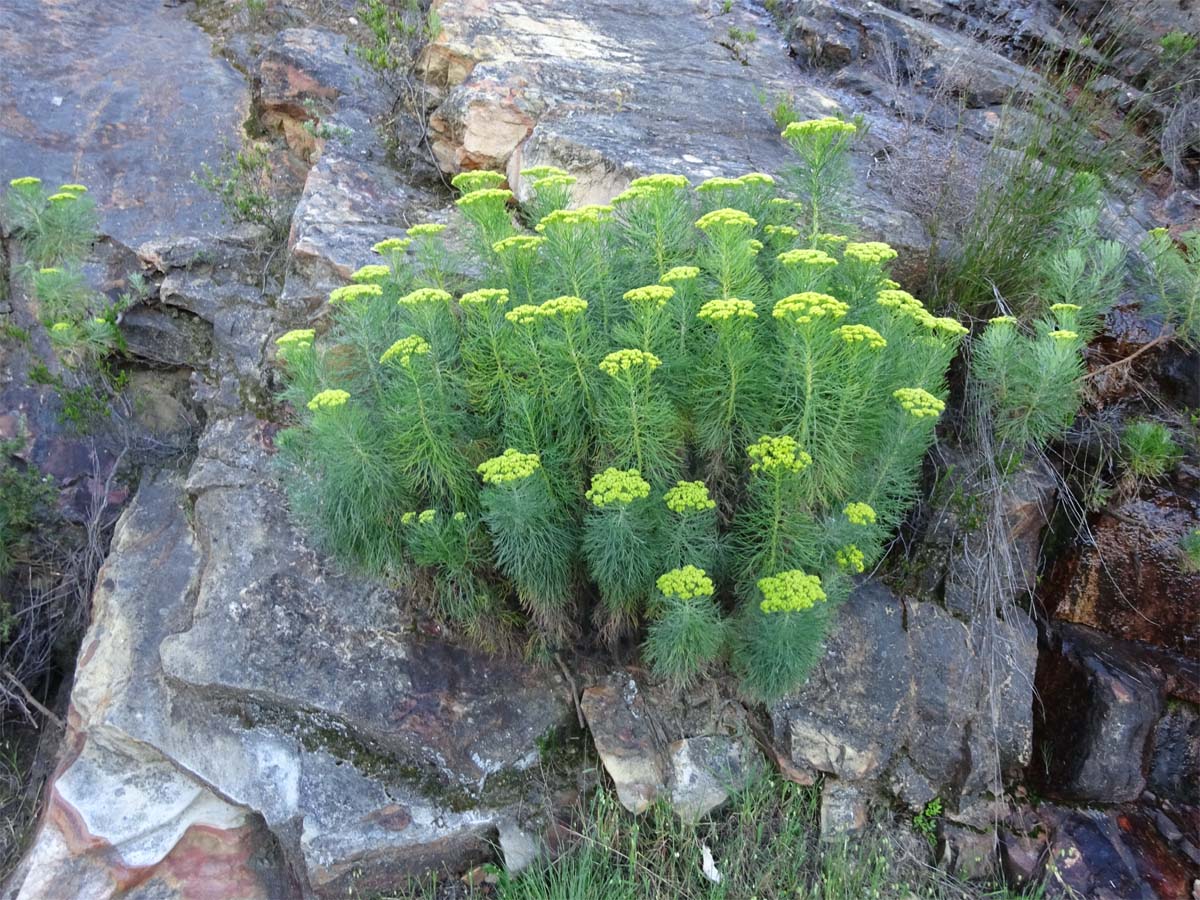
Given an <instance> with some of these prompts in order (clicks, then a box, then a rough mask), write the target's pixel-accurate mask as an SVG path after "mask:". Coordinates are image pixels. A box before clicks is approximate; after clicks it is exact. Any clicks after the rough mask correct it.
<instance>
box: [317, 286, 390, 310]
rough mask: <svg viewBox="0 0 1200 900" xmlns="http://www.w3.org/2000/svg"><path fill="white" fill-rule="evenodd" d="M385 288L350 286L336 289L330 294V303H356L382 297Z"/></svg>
mask: <svg viewBox="0 0 1200 900" xmlns="http://www.w3.org/2000/svg"><path fill="white" fill-rule="evenodd" d="M382 296H383V288H381V287H380V286H379V285H377V284H348V285H346V286H345V287H340V288H336V289H334V290H333V291H331V292H330V293H329V302H330V303H332V304H334V305H336V304H338V303H354V302H355V301H357V300H365V299H366V298H367V297H382Z"/></svg>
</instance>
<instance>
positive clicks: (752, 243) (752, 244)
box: [746, 240, 763, 256]
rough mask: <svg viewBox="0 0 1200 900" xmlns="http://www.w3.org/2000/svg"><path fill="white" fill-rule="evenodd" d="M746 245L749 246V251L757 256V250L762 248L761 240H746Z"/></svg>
mask: <svg viewBox="0 0 1200 900" xmlns="http://www.w3.org/2000/svg"><path fill="white" fill-rule="evenodd" d="M746 246H747V247H749V248H750V253H751V255H752V256H758V254H759V251H761V250H762V248H763V242H762V241H757V240H751V241H747V242H746Z"/></svg>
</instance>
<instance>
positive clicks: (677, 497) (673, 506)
mask: <svg viewBox="0 0 1200 900" xmlns="http://www.w3.org/2000/svg"><path fill="white" fill-rule="evenodd" d="M663 502H664V503H666V504H667V509H669V510H670V511H671V512H673V513H679V514H680V515H684V514H686V513H694V512H704V511H705V510H709V509H715V508H716V506H717V503H716V501H715V500H713V498H712V497H710V496H709V495H708V487H707V486H706V485H705V484H704V482H703V481H677V482H676V483H675V487H673V488H671V489H670V490H669V491H667V492H666V493H665V494H663Z"/></svg>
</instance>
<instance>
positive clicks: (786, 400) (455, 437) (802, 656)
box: [278, 120, 966, 699]
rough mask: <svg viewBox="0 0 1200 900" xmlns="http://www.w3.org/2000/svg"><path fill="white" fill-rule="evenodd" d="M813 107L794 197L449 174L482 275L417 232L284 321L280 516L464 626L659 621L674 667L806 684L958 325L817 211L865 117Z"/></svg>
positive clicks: (891, 507) (610, 629)
mask: <svg viewBox="0 0 1200 900" xmlns="http://www.w3.org/2000/svg"><path fill="white" fill-rule="evenodd" d="M829 121H833V122H836V126H833V125H830V124H829ZM823 123H824V124H822V123H818V126H817V127H815V128H808V129H799V130H797V129H792V134H791V140H792V143H793V145H794V146H796V147H797V150H798V155H799V160H800V162H799V164H798V171H797V173H796V174H797V181H796V182H795V183H798V184H800V185H802V186H807V187H806V188H805V190H804V191H803V193H802V195H801V196H800V197H799V198H797V197H795V196H791V197H789V196H779V195H778V194H779V189H778V185H777V184H776V181H775V179H774V178H772V177H771V176H769V175H766V174H763V173H749V174H747V175H744V176H741V177H739V178H728V177H718V178H712V179H709V180H708V181H706V182H704V183H702V184H700V185H698V186H696V187H695V188H692V187H691V186H690V185H689V183H688V182H687V180H686V179H685V178H682V177H681V176H677V175H666V174H661V175H651V176H647V177H644V178H639V179H635V180H634V181H633V182H632V183H631V184H630V185H629V187H628V189H627V190H625V191H624V192H622V193H621V194H620V195H619V196H617V197H616V198H614V200H613V202H612V204H611V205H603V206H600V205H592V206H585V207H581V208H578V209H570V208H567V207H566V205H565V204H566V203H567V202H568V200H569V191H568V190H566V189H567V188H569V187H570V179H569V176H567V175H566V173H565V172H562V171H561V170H553V169H551V168H549V167H538V168H536V169H533V170H526V171H525V172H523V173H522V178H523V179H525V180H526V181H528V182H531V183H532V184H533V185H534V186H535V187H534V194H533V196H532V197H531V200H530V205H528V206H527V207H525V208H524V209H522V210H519V211H518V217H517V218H516V219H514V214H513V209H512V199H513V198H512V195H511V193H510V192H508V191H507V190H505V189H502V188H500V187H499V184H500V183H501V181H502V176H499V175H497V174H495V173H464V174H463V175H460V176H457V177H456V178H455V185H456V186H457V187H458V188H459V190H460V191H462V194H463V196H462V197H461V198H460V199H459V201H458V207H459V209H460V210H461V212H462V217H463V219H464V220H465V223H466V228H467V230H468V232H469V235H468V236H467V243H468V245H469V246H470V247H471V248H473V252H474V253H475V254H476V259H475V261H474V268H475V269H476V270H478V272H479V274H478V276H475V277H471V278H466V277H463V276H461V275H457V274H455V273H456V271H457V270H456V269H454V268H453V267H452V266H450V265H449V264H447V262H446V259H447V256H446V254H447V251H446V250H445V249H444V247H443V245H442V240H443V235H442V229H441V228H440V226H433V225H425V226H414V227H413V228H410V229H409V232H408V236H406V237H404V238H399V237H398V238H394V239H389V240H388V241H383V242H381V243H380V244H379V245H377V247H376V250H377V252H378V253H379V256H380V259H381V262H380V263H375V264H372V265H370V266H366V267H364V268H363V269H360V270H359V272H357V273H355V275H354V276H353V277H352V281H353V282H354V283H353V284H351V285H348V286H347V287H344V288H339V289H338V290H337V291H335V292H334V293H333V294H332V295H331V297H330V309H331V319H332V321H331V327H330V329H329V332H328V334H326V335H325V336H323V337H321V338H318V337H317V336H316V335H315V334H314V332H313V331H312V330H302V331H295V332H290V333H289V334H286V335H284V336H283V337H281V338H280V339H279V341H278V347H279V352H278V358H279V365H280V368H281V369H282V372H283V375H284V382H285V384H286V387H285V392H284V397H285V399H286V400H287V401H289V403H290V406H291V408H292V409H293V410H294V411H295V418H294V421H293V422H292V424H291V427H289V428H288V429H287V430H286V431H284V432H283V433H282V434H281V435H280V437H279V441H278V445H279V447H280V451H281V452H280V457H281V462H282V464H283V466H284V468H283V469H282V476H283V482H284V485H285V487H286V488H287V490H288V493H289V496H290V498H291V505H292V510H293V513H294V514H295V515H296V516H297V517H298V518H299V519H300V521H302V522H304V523H305V524H307V525H309V526H310V527H311V528H312V529H313V531H314V533H315V534H316V536H317V538H318V539H319V540H320V541H321V543H322V544H323V545H324V546H325V547H326V548H327V549H329V550H331V551H332V552H333V553H335V554H336V555H337V556H338V557H339V558H341V559H343V560H345V561H346V562H348V563H351V564H356V565H358V566H360V567H362V568H363V569H365V570H367V571H369V572H371V573H374V574H377V575H382V576H385V577H388V578H392V579H395V580H396V581H398V582H400V583H403V584H405V585H407V586H408V587H409V588H410V590H411V591H412V593H413V594H414V595H415V596H416V597H417V598H423V600H424V602H425V604H426V606H427V608H429V609H430V610H432V611H434V612H435V613H436V614H438V615H439V616H440V617H441V618H443V619H444V620H446V621H448V622H451V623H453V624H454V625H455V626H456V627H460V628H461V630H463V631H464V632H466V633H468V634H473V635H476V636H478V635H481V634H485V633H489V632H490V633H492V634H493V635H497V634H499V633H500V631H502V630H504V629H508V628H510V626H512V625H513V623H514V620H515V619H516V618H517V617H518V615H519V616H520V617H523V618H524V620H525V621H526V622H527V623H528V624H529V626H530V627H531V632H530V633H529V637H530V646H531V649H535V650H538V651H542V650H554V649H555V648H557V647H561V646H562V645H563V644H564V643H565V642H567V641H569V640H573V639H575V638H577V637H579V636H580V635H581V633H584V634H586V633H591V634H594V635H598V636H600V637H603V638H607V639H615V638H618V637H623V636H630V635H634V634H644V641H645V644H644V648H645V654H646V658H647V660H648V661H649V662H650V664H651V665H652V666H653V667H654V669H655V671H656V672H657V673H658V674H659V675H660V676H661V677H663V678H665V679H669V680H670V681H672V682H674V683H677V684H683V683H687V682H688V681H689V680H690V679H693V678H695V677H697V676H698V675H700V674H701V673H703V672H705V671H709V670H711V669H712V667H714V666H716V665H719V664H721V663H722V662H723V661H724V660H726V659H728V660H729V662H730V664H731V665H732V667H733V668H734V669H735V670H736V671H737V672H738V673H739V674H740V675H741V677H742V683H743V686H744V688H745V689H746V691H747V693H748V694H750V695H752V696H754V697H757V698H763V699H769V698H772V697H777V696H779V695H780V694H782V693H784V692H786V691H788V690H790V689H792V688H793V687H795V686H796V685H797V684H798V683H799V682H800V681H801V680H802V679H803V678H804V676H805V675H806V673H807V672H808V670H809V669H810V668H811V667H812V665H813V664H814V663H815V661H816V660H817V659H818V658H819V655H820V651H821V647H822V639H823V636H824V633H825V629H826V627H827V625H828V623H829V621H830V620H831V617H832V614H833V610H834V609H835V608H836V606H837V604H838V603H840V602H841V601H842V600H843V599H844V598H845V597H846V596H847V595H848V592H849V589H850V586H851V584H852V579H853V577H854V576H857V575H859V574H860V573H862V572H864V571H865V570H866V568H867V567H868V566H870V565H873V564H874V563H875V562H877V561H878V560H879V558H880V556H881V555H882V552H883V547H884V542H885V540H886V539H887V536H888V534H889V533H890V532H891V531H892V530H893V529H894V528H895V527H896V525H897V524H898V523H899V521H900V520H901V518H902V517H903V516H904V514H905V511H906V509H907V508H908V505H909V503H910V502H911V500H912V498H913V496H914V494H915V490H916V486H917V479H918V474H919V468H920V463H921V459H922V457H923V455H924V453H925V451H926V450H927V448H928V447H929V445H930V444H931V442H932V441H933V440H934V430H935V426H936V423H937V421H938V417H939V415H940V414H941V412H942V410H943V409H944V399H943V398H944V396H945V392H946V388H945V376H946V371H947V368H948V366H949V364H950V361H951V359H952V358H953V357H954V355H955V354H956V352H957V350H958V347H959V344H960V342H961V340H962V339H963V337H964V335H965V334H966V329H965V328H964V327H963V326H962V325H960V324H959V323H958V322H956V321H954V320H953V319H949V318H945V317H938V316H935V315H933V314H932V313H930V312H929V311H928V310H926V309H925V307H924V305H923V304H921V303H920V302H919V301H918V300H917V299H916V298H914V297H912V296H911V295H909V294H906V293H905V292H903V291H901V290H899V288H898V285H896V283H895V282H892V281H890V280H889V279H888V277H887V274H888V267H889V265H890V263H891V261H892V260H893V259H894V258H895V257H896V255H897V254H896V252H895V251H894V250H893V249H892V248H890V247H889V246H887V245H886V244H883V243H878V242H855V241H849V240H847V239H846V238H845V237H842V236H838V235H836V234H833V233H831V232H828V231H826V230H824V229H825V228H826V227H827V225H828V223H830V222H833V221H837V216H835V213H834V210H835V207H838V206H839V205H840V204H844V202H845V199H846V198H845V196H844V194H843V193H842V191H841V188H843V187H844V184H839V186H838V187H839V190H830V188H829V185H828V184H826V183H825V181H823V180H821V179H816V178H813V177H812V172H811V171H810V168H811V167H813V166H815V167H816V168H817V169H819V171H820V172H821V173H823V174H824V175H825V176H827V177H830V178H834V179H835V180H837V179H842V178H844V177H845V173H846V169H845V160H844V158H842V157H844V154H845V153H846V152H847V150H848V147H849V138H850V137H851V135H852V131H853V129H854V126H853V125H852V124H849V123H845V122H840V121H838V120H823ZM814 142H815V143H814ZM535 215H536V216H540V218H537V219H536V221H535ZM521 220H523V221H526V222H530V223H532V224H533V225H534V230H533V231H532V233H530V232H526V231H524V230H522V229H521V228H520V227H519V225H518V224H517V222H519V221H521ZM418 511H419V512H418ZM422 517H424V521H422ZM453 523H458V524H453ZM421 529H424V530H421ZM446 529H449V531H446ZM417 538H420V541H421V548H420V549H418V547H417V545H416V544H415V543H414V541H415V540H416V539H417ZM451 539H452V540H451ZM430 547H432V548H433V550H432V551H431V550H430V549H429V548H430ZM447 592H448V593H449V596H450V597H451V598H452V599H450V600H447V597H446V594H447ZM455 598H463V599H461V600H459V599H455ZM475 616H477V618H478V622H486V623H487V624H486V625H483V626H479V625H478V623H476V624H474V625H471V624H470V623H468V622H467V621H466V620H469V619H471V618H472V617H475ZM643 626H645V630H644V631H642V629H643Z"/></svg>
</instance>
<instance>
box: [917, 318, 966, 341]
mask: <svg viewBox="0 0 1200 900" xmlns="http://www.w3.org/2000/svg"><path fill="white" fill-rule="evenodd" d="M921 324H923V325H924V326H925V327H926V328H928V329H929V330H930V331H933V332H936V333H937V334H940V335H944V336H945V337H952V338H958V337H962V336H963V335H964V334H966V333H967V332H968V331H969V330H970V329H968V328H967V327H966V326H965V325H963V323H962V322H960V321H958V319H953V318H951V317H950V316H936V317H935V316H929V318H928V319H926V318H922V319H921Z"/></svg>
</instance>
